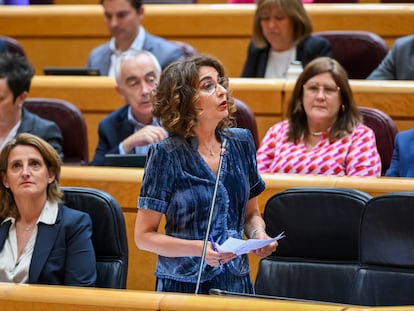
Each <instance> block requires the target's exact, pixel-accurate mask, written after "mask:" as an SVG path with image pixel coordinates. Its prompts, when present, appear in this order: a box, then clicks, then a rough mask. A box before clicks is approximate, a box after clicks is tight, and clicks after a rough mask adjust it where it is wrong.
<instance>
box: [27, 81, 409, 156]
mask: <svg viewBox="0 0 414 311" xmlns="http://www.w3.org/2000/svg"><path fill="white" fill-rule="evenodd" d="M350 84H351V87H352V90H353V93H354V96H355V99H356V102H357V104H358V106H367V107H374V108H378V109H380V110H382V111H384V112H385V113H387V114H389V115H390V116H391V117H392V118H393V120H394V121H395V123H396V124H397V127H398V130H405V129H409V128H414V109H413V105H412V103H413V102H414V81H369V80H351V81H350ZM293 86H294V85H293V82H291V81H285V80H282V79H243V78H231V79H230V87H231V89H232V95H233V96H234V97H237V98H239V99H241V100H243V101H244V102H245V103H246V104H248V105H249V106H250V107H251V109H252V110H253V112H254V114H255V117H256V120H257V125H258V133H259V139H260V140H261V139H263V137H264V135H265V133H266V131H267V130H268V129H269V127H270V126H271V125H273V124H274V123H276V122H278V121H280V120H282V119H283V118H285V114H286V111H287V105H288V101H289V99H290V96H291V93H292V90H293ZM114 87H115V82H114V80H113V79H111V78H109V77H62V76H60V77H58V76H35V77H34V79H33V82H32V87H31V91H30V96H31V97H55V98H62V99H65V100H68V101H70V102H72V103H73V104H75V105H76V106H77V107H79V109H80V110H81V111H82V113H83V114H84V117H85V120H86V123H87V129H88V140H89V155H90V157H91V158H92V156H93V155H94V153H95V147H96V145H97V142H98V123H99V121H101V120H102V119H103V118H104V117H105V116H107V115H108V114H109V113H110V112H112V111H114V110H115V109H117V108H119V107H120V106H121V105H123V101H122V99H121V97H119V96H118V94H117V93H116V92H115V90H114Z"/></svg>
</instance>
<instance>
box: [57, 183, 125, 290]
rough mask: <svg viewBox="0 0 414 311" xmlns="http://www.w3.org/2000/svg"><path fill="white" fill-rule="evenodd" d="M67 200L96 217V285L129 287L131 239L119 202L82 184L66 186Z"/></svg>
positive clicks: (94, 242) (93, 235) (94, 221)
mask: <svg viewBox="0 0 414 311" xmlns="http://www.w3.org/2000/svg"><path fill="white" fill-rule="evenodd" d="M62 190H63V192H64V203H65V205H67V206H68V207H71V208H73V209H77V210H80V211H83V212H86V213H88V214H89V215H90V217H91V219H92V242H93V247H94V249H95V255H96V269H97V281H96V287H104V288H126V281H127V273H128V240H127V234H126V227H125V220H124V216H123V213H122V209H121V207H120V206H119V204H118V202H117V201H116V200H115V199H114V198H113V197H112V196H111V195H110V194H108V193H106V192H104V191H102V190H98V189H93V188H79V187H62Z"/></svg>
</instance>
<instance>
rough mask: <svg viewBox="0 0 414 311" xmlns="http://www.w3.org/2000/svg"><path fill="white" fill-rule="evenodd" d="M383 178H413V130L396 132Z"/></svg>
mask: <svg viewBox="0 0 414 311" xmlns="http://www.w3.org/2000/svg"><path fill="white" fill-rule="evenodd" d="M385 176H396V177H414V129H410V130H406V131H401V132H398V133H397V135H396V136H395V144H394V151H393V153H392V159H391V164H390V167H389V168H388V170H387V172H386V173H385Z"/></svg>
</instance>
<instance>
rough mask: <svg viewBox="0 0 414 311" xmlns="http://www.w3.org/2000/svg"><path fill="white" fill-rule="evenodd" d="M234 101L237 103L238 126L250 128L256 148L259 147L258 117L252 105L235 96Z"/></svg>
mask: <svg viewBox="0 0 414 311" xmlns="http://www.w3.org/2000/svg"><path fill="white" fill-rule="evenodd" d="M233 100H234V103H235V104H236V108H237V111H236V113H235V117H236V127H240V128H245V129H248V130H250V132H251V133H252V135H253V140H254V144H255V146H256V149H258V148H259V143H260V142H259V134H258V130H257V123H256V118H255V116H254V113H253V111H252V110H251V109H250V107H249V106H248V105H247V104H246V103H245V102H243V101H242V100H240V99H238V98H234V97H233Z"/></svg>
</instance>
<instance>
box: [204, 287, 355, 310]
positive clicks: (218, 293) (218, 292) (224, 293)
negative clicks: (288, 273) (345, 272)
mask: <svg viewBox="0 0 414 311" xmlns="http://www.w3.org/2000/svg"><path fill="white" fill-rule="evenodd" d="M208 293H209V294H210V295H213V296H229V297H249V298H262V299H277V300H286V301H295V302H310V303H318V304H327V305H335V306H349V305H347V304H343V303H336V302H328V301H322V300H310V299H300V298H290V297H280V296H269V295H259V294H246V293H236V292H229V291H226V290H222V289H217V288H211V289H210V290H209V291H208Z"/></svg>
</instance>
